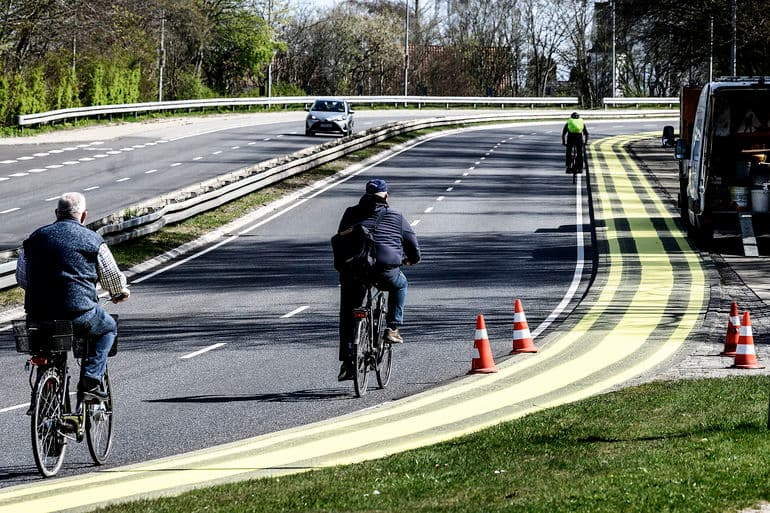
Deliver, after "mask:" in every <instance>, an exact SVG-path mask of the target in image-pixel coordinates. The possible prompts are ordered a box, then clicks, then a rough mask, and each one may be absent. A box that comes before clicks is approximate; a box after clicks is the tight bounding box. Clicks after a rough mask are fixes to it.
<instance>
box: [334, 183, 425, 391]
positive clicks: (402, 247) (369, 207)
mask: <svg viewBox="0 0 770 513" xmlns="http://www.w3.org/2000/svg"><path fill="white" fill-rule="evenodd" d="M382 209H387V211H386V212H385V214H384V215H383V216H382V218H381V220H380V222H379V224H378V225H377V230H376V231H375V233H374V240H375V252H376V259H377V263H376V268H375V271H376V278H375V285H376V286H377V288H379V289H380V290H387V291H388V315H387V318H386V324H387V328H386V330H385V340H386V341H388V342H390V343H392V344H400V343H402V342H403V341H404V339H403V338H402V337H401V334H400V333H399V332H398V327H399V326H400V325H401V324H402V323H403V320H404V304H405V303H406V290H407V286H408V283H407V280H406V276H404V273H403V272H401V266H402V265H413V264H416V263H417V262H419V261H420V246H419V244H418V242H417V236H416V235H415V233H414V230H413V229H412V227H411V225H410V224H409V223H408V222H407V220H406V218H404V216H403V214H401V212H399V211H397V210H394V209H392V208H390V207H389V206H388V184H387V183H386V182H385V180H370V181H369V182H367V184H366V194H364V195H363V196H362V197H361V199H360V200H359V202H358V205H355V206H352V207H349V208H348V209H346V210H345V213H344V214H343V215H342V219H341V220H340V225H339V229H338V232H341V231H344V230H346V229H348V228H350V227H351V226H353V225H356V224H359V223H360V224H363V225H364V226H366V227H368V228H371V227H372V226H373V225H374V223H375V221H376V219H377V216H378V215H379V213H380V211H381V210H382ZM365 297H366V284H364V283H360V282H359V281H357V280H355V279H353V278H352V277H350V276H346V275H345V273H341V274H340V350H339V358H340V361H341V362H342V366H341V368H340V374H339V376H338V379H339V380H340V381H344V380H348V379H353V375H354V371H355V365H354V364H353V338H354V336H355V334H354V333H353V327H354V326H353V317H352V315H351V312H352V311H353V309H354V308H357V307H359V306H361V305H362V304H363V301H364V298H365Z"/></svg>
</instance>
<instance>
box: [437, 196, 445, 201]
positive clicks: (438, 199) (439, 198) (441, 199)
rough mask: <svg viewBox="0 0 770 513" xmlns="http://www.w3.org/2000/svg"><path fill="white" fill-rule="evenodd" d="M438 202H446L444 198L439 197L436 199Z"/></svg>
mask: <svg viewBox="0 0 770 513" xmlns="http://www.w3.org/2000/svg"><path fill="white" fill-rule="evenodd" d="M436 201H444V196H439V197H438V198H436Z"/></svg>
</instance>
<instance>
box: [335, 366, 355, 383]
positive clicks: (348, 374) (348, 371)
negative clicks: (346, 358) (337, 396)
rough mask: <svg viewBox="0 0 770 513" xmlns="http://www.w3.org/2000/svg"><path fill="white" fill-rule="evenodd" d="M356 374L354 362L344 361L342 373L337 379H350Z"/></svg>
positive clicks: (341, 368)
mask: <svg viewBox="0 0 770 513" xmlns="http://www.w3.org/2000/svg"><path fill="white" fill-rule="evenodd" d="M354 376H355V369H354V368H353V363H352V362H342V366H341V367H340V373H339V374H338V375H337V381H350V380H352V379H353V377H354Z"/></svg>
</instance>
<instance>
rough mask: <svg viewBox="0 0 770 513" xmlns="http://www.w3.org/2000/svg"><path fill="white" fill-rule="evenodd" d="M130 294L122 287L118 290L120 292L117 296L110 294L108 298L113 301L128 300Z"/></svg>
mask: <svg viewBox="0 0 770 513" xmlns="http://www.w3.org/2000/svg"><path fill="white" fill-rule="evenodd" d="M130 296H131V292H130V291H129V290H128V289H123V290H121V291H120V294H118V295H117V296H112V297H111V298H110V301H112V302H113V303H122V302H123V301H126V300H128V298H129V297H130Z"/></svg>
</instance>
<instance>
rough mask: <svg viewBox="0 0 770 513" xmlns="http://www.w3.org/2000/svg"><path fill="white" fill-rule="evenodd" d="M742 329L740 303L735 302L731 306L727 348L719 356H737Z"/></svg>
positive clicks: (726, 341)
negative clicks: (736, 351) (739, 312)
mask: <svg viewBox="0 0 770 513" xmlns="http://www.w3.org/2000/svg"><path fill="white" fill-rule="evenodd" d="M740 329H741V318H740V316H739V315H738V303H736V302H735V301H733V304H732V305H730V317H728V318H727V335H725V347H724V349H723V350H722V352H721V353H719V356H735V350H736V348H737V347H738V335H739V334H738V332H739V331H740Z"/></svg>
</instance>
